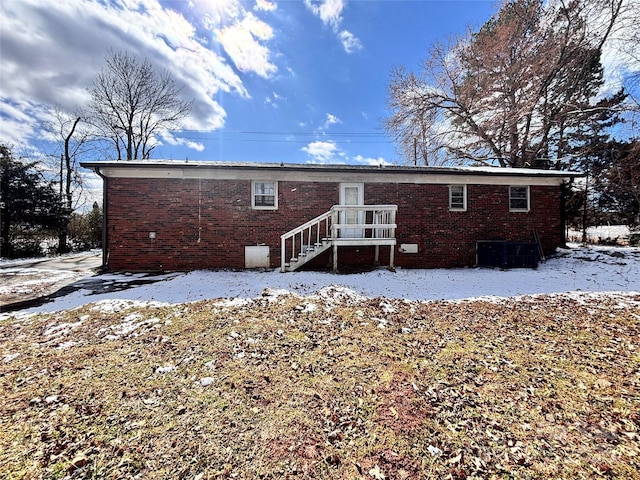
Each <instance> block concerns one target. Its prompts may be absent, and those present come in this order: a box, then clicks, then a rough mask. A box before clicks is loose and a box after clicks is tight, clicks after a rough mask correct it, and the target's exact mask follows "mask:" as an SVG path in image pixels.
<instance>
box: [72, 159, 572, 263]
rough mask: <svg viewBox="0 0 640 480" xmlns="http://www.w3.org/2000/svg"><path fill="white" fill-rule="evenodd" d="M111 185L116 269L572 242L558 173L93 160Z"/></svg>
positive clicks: (433, 258)
mask: <svg viewBox="0 0 640 480" xmlns="http://www.w3.org/2000/svg"><path fill="white" fill-rule="evenodd" d="M82 165H83V166H84V167H86V168H89V169H92V170H93V171H95V172H96V173H97V174H98V175H99V176H100V177H102V178H103V179H104V212H105V227H106V228H105V232H104V235H105V242H104V264H105V265H104V266H105V267H106V268H107V269H108V270H112V271H113V270H129V271H163V270H193V269H211V268H259V267H265V268H280V269H281V270H282V271H290V270H295V269H298V268H301V267H303V266H304V267H305V268H327V267H330V268H333V269H336V268H342V267H343V266H348V265H374V264H382V265H387V264H389V265H392V266H401V267H406V268H434V267H463V266H474V265H476V263H477V257H476V255H477V246H478V242H482V241H503V242H534V241H535V242H537V245H538V246H539V251H540V252H541V253H544V254H549V253H551V252H553V251H554V250H555V248H556V247H558V246H560V245H563V244H564V241H565V239H564V228H563V213H562V212H563V192H564V189H565V185H566V184H567V183H568V182H570V181H571V180H572V179H573V177H575V176H578V174H576V173H571V172H559V171H548V170H528V169H507V168H473V167H460V168H455V167H454V168H448V167H406V166H381V167H370V166H354V165H299V164H286V163H285V164H265V163H222V162H192V161H128V162H97V161H96V162H84V163H83V164H82Z"/></svg>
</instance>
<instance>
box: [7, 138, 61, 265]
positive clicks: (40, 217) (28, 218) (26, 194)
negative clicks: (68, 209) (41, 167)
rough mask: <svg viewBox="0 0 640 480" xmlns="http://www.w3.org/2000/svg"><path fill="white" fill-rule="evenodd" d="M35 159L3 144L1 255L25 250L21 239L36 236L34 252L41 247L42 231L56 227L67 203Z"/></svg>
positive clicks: (11, 255) (9, 255)
mask: <svg viewBox="0 0 640 480" xmlns="http://www.w3.org/2000/svg"><path fill="white" fill-rule="evenodd" d="M35 165H36V163H35V162H27V163H25V162H22V161H19V160H16V159H14V158H13V153H12V151H11V149H10V148H9V147H8V146H6V145H0V242H1V243H0V256H2V257H13V256H15V255H17V254H20V253H23V252H24V249H23V248H22V249H21V248H20V246H19V245H18V243H19V242H20V241H25V239H29V238H31V239H32V243H33V244H34V245H35V247H34V248H33V250H34V251H33V253H37V252H38V250H39V241H37V240H33V238H34V237H37V236H38V234H39V233H42V232H45V231H55V230H56V229H57V228H58V227H59V225H60V218H61V216H62V214H63V206H62V204H61V201H60V196H59V195H58V193H57V192H56V191H55V189H54V187H53V186H52V185H51V183H47V182H46V181H45V180H44V178H43V176H42V173H41V172H40V171H38V170H37V169H36V168H35Z"/></svg>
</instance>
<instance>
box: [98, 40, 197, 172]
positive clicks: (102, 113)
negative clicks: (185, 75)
mask: <svg viewBox="0 0 640 480" xmlns="http://www.w3.org/2000/svg"><path fill="white" fill-rule="evenodd" d="M105 61H106V65H105V67H104V68H103V70H102V71H101V73H100V74H99V75H98V76H97V78H96V79H95V80H94V82H93V84H92V85H91V86H90V87H89V93H90V95H91V103H90V109H91V112H92V113H93V119H92V122H93V123H94V125H95V127H96V128H98V129H99V131H100V132H101V134H102V135H103V136H104V137H105V138H107V139H109V140H110V141H111V142H112V143H113V146H114V147H115V151H116V155H117V159H118V160H135V159H147V158H150V155H151V151H152V150H153V149H154V148H155V147H156V145H157V135H158V134H159V133H161V132H163V131H167V130H171V129H175V128H179V123H180V121H181V120H182V119H183V118H184V117H186V116H187V115H188V114H189V112H190V111H191V102H186V101H183V100H180V92H181V88H179V87H178V86H177V85H176V82H175V81H174V80H173V78H172V77H171V75H170V74H169V72H167V71H166V70H165V71H162V72H160V73H157V72H156V71H155V70H154V68H153V67H152V65H151V64H150V63H149V62H148V61H147V60H146V59H145V60H144V61H142V62H141V63H140V62H139V61H138V60H137V59H136V57H135V56H133V55H129V54H128V53H122V52H110V53H109V54H108V55H107V57H106V60H105Z"/></svg>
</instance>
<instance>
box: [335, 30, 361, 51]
mask: <svg viewBox="0 0 640 480" xmlns="http://www.w3.org/2000/svg"><path fill="white" fill-rule="evenodd" d="M338 38H339V39H340V41H341V42H342V47H343V48H344V51H345V52H347V53H353V52H355V51H356V50H362V43H360V40H358V39H357V38H356V37H355V36H354V35H353V33H351V32H348V31H346V30H343V31H341V32H340V34H339V35H338Z"/></svg>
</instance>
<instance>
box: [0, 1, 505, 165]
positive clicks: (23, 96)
mask: <svg viewBox="0 0 640 480" xmlns="http://www.w3.org/2000/svg"><path fill="white" fill-rule="evenodd" d="M497 8H498V3H497V2H494V1H484V0H469V1H463V0H441V1H435V0H398V1H394V0H387V1H377V0H323V1H317V0H306V1H304V0H286V1H275V0H273V1H272V0H269V1H267V0H240V1H239V0H184V1H183V0H171V1H169V0H165V1H161V0H118V1H108V0H103V1H99V0H56V1H55V2H42V1H41V0H2V2H1V3H0V18H1V20H0V42H1V43H0V62H1V64H2V69H1V70H0V141H2V142H5V143H9V144H11V145H13V146H14V149H19V150H20V151H24V152H31V153H32V154H34V155H36V154H38V153H39V154H43V155H46V154H49V153H52V152H53V151H55V146H54V145H52V144H49V143H47V142H46V140H47V139H51V137H50V136H49V135H48V134H46V133H44V132H43V131H42V130H41V125H42V122H46V121H47V120H51V115H52V108H54V107H56V106H57V108H58V109H60V110H62V111H63V112H73V111H74V110H76V109H77V108H79V107H83V106H86V105H87V103H88V97H87V93H86V87H87V86H88V85H89V84H90V82H91V81H92V79H93V78H95V76H96V74H97V73H98V72H99V70H100V68H101V67H102V65H103V61H104V57H105V54H106V53H107V52H108V51H109V50H110V49H111V50H114V51H125V50H126V51H128V52H130V53H133V54H135V55H136V56H137V57H138V58H140V59H143V58H146V59H148V60H149V61H150V62H151V63H152V64H153V65H155V66H156V67H158V68H165V69H167V70H169V71H170V72H171V73H172V75H173V77H174V79H175V80H176V81H177V83H178V84H179V85H182V86H183V87H184V88H183V95H184V98H185V99H191V100H193V101H194V108H193V111H192V114H191V115H190V117H189V118H188V119H186V121H185V129H184V130H183V131H180V132H171V133H170V134H168V135H165V136H163V137H162V138H160V139H159V142H160V145H159V146H158V147H157V148H156V149H155V151H154V153H153V157H154V158H166V159H185V158H188V159H190V160H225V161H270V162H294V163H306V162H313V163H353V164H379V163H385V162H388V163H395V162H399V161H400V159H399V158H398V155H397V153H396V151H395V148H394V146H393V144H392V143H391V142H390V140H389V139H388V137H386V136H385V134H384V131H383V130H382V128H381V124H382V119H383V118H384V117H385V116H386V115H387V113H388V112H387V110H386V100H387V91H386V89H387V86H388V83H389V78H390V73H391V70H392V69H393V67H395V66H399V65H404V66H406V67H407V68H409V69H411V70H418V69H419V65H420V61H421V60H423V59H424V58H425V57H426V56H427V52H428V49H429V47H430V46H431V45H432V44H433V43H434V42H447V41H448V40H449V39H451V38H453V37H456V36H461V35H464V34H465V33H466V32H467V29H468V27H472V28H478V27H479V26H480V25H482V24H483V23H484V22H485V21H486V20H487V19H489V17H490V16H491V15H492V14H493V13H495V11H496V10H497ZM92 159H94V160H95V159H99V158H92Z"/></svg>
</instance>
